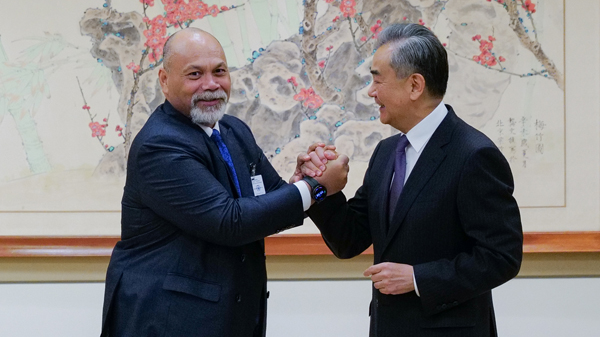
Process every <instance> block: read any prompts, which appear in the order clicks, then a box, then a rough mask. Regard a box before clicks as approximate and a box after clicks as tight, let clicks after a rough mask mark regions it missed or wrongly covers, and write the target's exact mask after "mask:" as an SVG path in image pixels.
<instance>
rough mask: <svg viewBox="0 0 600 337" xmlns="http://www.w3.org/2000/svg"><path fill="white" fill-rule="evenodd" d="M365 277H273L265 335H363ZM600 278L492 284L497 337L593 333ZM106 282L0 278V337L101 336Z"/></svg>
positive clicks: (597, 324) (599, 327) (599, 310)
mask: <svg viewBox="0 0 600 337" xmlns="http://www.w3.org/2000/svg"><path fill="white" fill-rule="evenodd" d="M370 286H371V285H370V282H369V281H364V280H351V281H349V280H346V281H322V280H320V281H293V280H290V281H271V282H270V283H269V290H270V291H271V297H270V299H269V309H268V310H269V320H268V329H267V331H268V333H267V336H268V337H310V336H327V337H337V336H340V337H354V336H356V337H359V336H360V337H366V336H367V333H368V324H369V322H368V304H369V301H370ZM598 289H600V278H598V277H595V278H544V279H542V278H517V279H514V280H512V281H510V282H508V283H506V284H505V285H502V286H500V287H499V288H497V289H495V290H494V300H495V307H496V318H497V321H498V331H499V334H500V336H510V337H521V336H522V337H536V336H544V337H553V336H576V337H597V336H598V335H599V334H600V319H598V317H600V306H598V303H600V292H599V291H598ZM103 292H104V284H103V283H101V282H95V283H15V284H11V283H4V284H0V337H38V336H44V337H88V336H89V337H91V336H99V332H100V317H101V310H102V297H103Z"/></svg>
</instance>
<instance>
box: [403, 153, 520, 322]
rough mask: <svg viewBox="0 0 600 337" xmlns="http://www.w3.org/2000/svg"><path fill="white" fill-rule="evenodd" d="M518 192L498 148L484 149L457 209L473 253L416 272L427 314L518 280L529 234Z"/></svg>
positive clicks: (471, 161)
mask: <svg viewBox="0 0 600 337" xmlns="http://www.w3.org/2000/svg"><path fill="white" fill-rule="evenodd" d="M513 189H514V183H513V178H512V174H511V171H510V167H509V165H508V163H507V162H506V159H505V158H504V156H503V155H502V154H501V153H500V151H499V150H498V149H497V148H495V147H485V148H480V149H477V150H475V151H474V152H473V153H472V154H471V155H470V156H469V158H468V159H467V161H466V163H465V165H464V168H463V171H462V173H461V175H460V181H459V186H458V192H457V200H456V203H457V205H456V207H457V209H458V216H459V220H460V225H461V226H462V229H463V230H464V232H465V233H466V235H467V237H468V238H469V239H470V240H471V242H472V249H471V251H469V252H463V253H460V254H458V255H457V256H456V257H454V258H453V259H450V260H438V261H432V262H428V263H423V264H418V265H415V266H414V275H415V278H416V281H417V286H418V288H419V292H420V296H421V303H422V305H423V308H424V310H425V312H426V313H427V314H435V313H438V312H440V311H444V310H447V309H450V308H453V307H455V306H458V305H460V304H461V303H463V302H465V301H467V300H469V299H471V298H474V297H476V296H478V295H481V294H482V293H484V292H488V291H490V290H491V289H492V288H494V287H496V286H498V285H500V284H502V283H504V282H506V281H508V280H510V279H511V278H513V277H515V276H516V275H517V273H518V272H519V268H520V265H521V259H522V255H523V232H522V228H521V219H520V215H519V208H518V206H517V203H516V201H515V199H514V198H513V196H512V193H513Z"/></svg>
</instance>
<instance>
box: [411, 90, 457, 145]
mask: <svg viewBox="0 0 600 337" xmlns="http://www.w3.org/2000/svg"><path fill="white" fill-rule="evenodd" d="M447 114H448V108H446V105H445V104H444V102H443V101H442V102H440V104H439V105H438V106H437V107H436V108H435V109H433V111H432V112H431V113H430V114H429V115H427V117H425V118H423V120H421V121H420V122H419V123H418V124H417V125H415V126H414V127H413V128H412V129H410V131H408V133H407V134H406V138H408V141H409V142H410V146H412V148H413V149H415V151H416V152H417V153H420V152H421V150H423V148H424V147H425V145H426V144H427V142H428V141H429V138H431V136H433V133H434V132H435V130H436V129H437V127H438V126H439V125H440V124H441V123H442V121H443V120H444V118H445V117H446V115H447Z"/></svg>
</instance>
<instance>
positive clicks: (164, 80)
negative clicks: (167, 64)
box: [158, 68, 169, 96]
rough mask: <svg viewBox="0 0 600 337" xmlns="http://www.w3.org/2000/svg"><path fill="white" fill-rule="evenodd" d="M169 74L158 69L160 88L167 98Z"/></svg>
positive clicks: (162, 69)
mask: <svg viewBox="0 0 600 337" xmlns="http://www.w3.org/2000/svg"><path fill="white" fill-rule="evenodd" d="M168 77H169V75H168V73H167V71H166V70H165V69H164V68H160V69H158V81H159V82H160V87H161V88H162V91H163V94H164V95H165V96H167V95H168V91H169V89H168V86H167V80H168Z"/></svg>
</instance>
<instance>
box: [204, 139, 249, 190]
mask: <svg viewBox="0 0 600 337" xmlns="http://www.w3.org/2000/svg"><path fill="white" fill-rule="evenodd" d="M210 138H211V139H212V140H214V141H215V143H217V146H218V147H219V152H221V156H222V157H223V160H225V162H226V163H227V166H228V167H229V173H231V175H232V176H233V183H234V184H235V189H236V191H237V193H238V196H240V197H241V196H242V192H241V191H240V183H239V182H238V178H237V174H236V173H235V167H233V161H232V160H231V155H230V154H229V150H227V146H225V143H224V142H223V138H222V137H221V134H220V133H219V130H217V129H213V132H212V136H210Z"/></svg>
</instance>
